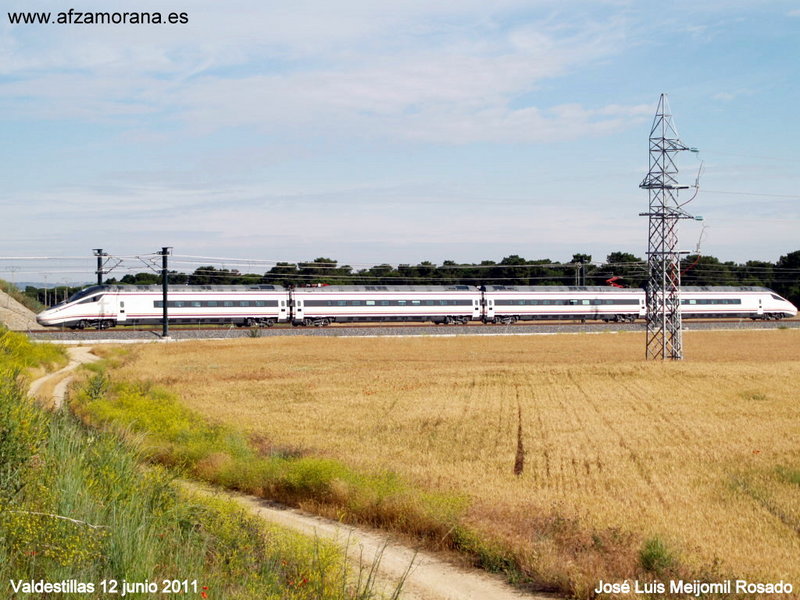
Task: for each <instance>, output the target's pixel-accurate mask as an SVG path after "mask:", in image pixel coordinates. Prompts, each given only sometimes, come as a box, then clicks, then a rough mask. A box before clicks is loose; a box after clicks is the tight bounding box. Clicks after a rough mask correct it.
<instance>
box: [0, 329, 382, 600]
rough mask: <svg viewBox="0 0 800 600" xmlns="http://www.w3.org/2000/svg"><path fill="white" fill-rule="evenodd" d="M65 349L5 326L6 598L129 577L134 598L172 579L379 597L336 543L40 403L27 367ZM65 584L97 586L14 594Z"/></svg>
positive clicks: (240, 589)
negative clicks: (182, 483)
mask: <svg viewBox="0 0 800 600" xmlns="http://www.w3.org/2000/svg"><path fill="white" fill-rule="evenodd" d="M59 356H63V355H62V353H61V352H60V351H59V350H58V349H53V348H52V347H47V346H39V345H31V344H30V343H28V342H27V340H26V339H25V338H24V337H23V336H21V335H19V334H14V333H9V332H0V456H1V457H2V461H0V596H2V597H4V598H17V597H18V598H24V597H54V598H62V597H64V598H71V597H75V598H78V597H80V598H90V599H91V598H101V597H108V589H110V586H114V585H116V586H118V589H117V594H118V595H119V594H121V592H122V591H123V589H124V586H125V584H123V581H126V582H128V586H129V588H128V593H126V596H130V597H133V598H137V597H138V598H152V597H161V596H162V595H163V594H162V592H163V590H164V587H165V585H169V586H172V589H173V591H175V590H178V591H183V592H184V593H185V594H186V595H188V596H189V597H198V598H224V599H226V600H227V599H234V600H238V599H242V600H244V599H256V598H258V599H259V600H261V599H264V598H274V599H279V598H280V599H298V600H305V599H311V598H314V599H317V598H320V599H330V600H339V599H341V600H345V599H366V598H371V597H373V594H372V591H371V590H370V589H369V588H370V584H369V582H368V581H367V582H366V584H365V583H364V582H363V581H362V583H358V582H355V583H354V582H353V581H352V580H351V579H350V577H349V574H348V565H347V564H346V562H345V559H344V558H343V557H342V555H341V553H340V552H339V551H338V549H335V548H334V547H333V546H331V545H329V544H325V543H323V542H320V541H318V540H310V539H308V538H304V537H301V536H298V535H295V534H291V533H288V532H285V531H283V530H279V529H276V528H268V527H266V526H265V525H264V524H263V523H262V522H261V521H260V520H257V519H255V518H254V517H250V516H248V515H246V514H245V513H244V512H243V511H242V509H240V508H237V507H236V506H235V505H233V504H232V503H230V502H227V501H222V500H216V499H209V498H206V497H199V496H195V495H192V494H190V493H187V492H184V491H179V490H178V488H177V486H175V484H174V474H173V472H172V471H171V470H170V469H168V468H167V467H162V466H158V465H151V466H149V467H147V468H142V454H141V451H139V450H136V449H133V448H132V445H131V443H130V440H129V439H123V437H122V436H119V435H116V434H114V433H111V432H98V431H93V430H87V429H86V428H85V427H84V426H83V425H82V424H81V423H80V422H78V421H77V420H76V419H75V418H74V417H72V416H71V415H69V414H67V413H63V412H62V413H59V414H51V413H48V412H45V411H43V410H42V409H40V408H38V407H36V406H35V405H33V404H32V403H31V402H30V401H29V400H28V399H27V397H26V395H25V393H24V388H25V381H24V378H23V377H21V375H20V374H21V369H22V368H23V367H32V366H37V365H39V364H42V363H43V362H47V361H54V362H58V360H57V359H58V357H59ZM128 437H129V436H128ZM64 581H66V582H70V581H75V582H81V583H83V584H91V585H92V586H93V587H94V591H93V592H89V593H71V592H65V591H64V589H68V588H62V590H61V591H56V592H54V593H51V594H47V593H44V594H43V593H41V592H33V593H31V592H30V591H28V592H26V591H25V588H20V589H19V590H18V591H15V587H19V586H21V585H22V583H23V582H28V583H29V582H47V583H59V584H60V582H64ZM103 581H106V582H107V583H106V588H103V587H101V585H102V584H101V582H103ZM165 581H166V582H170V583H165ZM113 582H116V583H113ZM145 585H147V586H149V588H147V587H144V586H145ZM153 586H155V588H153ZM175 586H177V588H175ZM85 589H86V588H84V590H85ZM152 589H156V590H157V592H156V593H152V591H151V590H152ZM130 590H135V591H134V592H131V591H130ZM145 590H147V591H145ZM76 591H77V590H76ZM104 592H106V593H104Z"/></svg>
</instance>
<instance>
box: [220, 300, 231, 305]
mask: <svg viewBox="0 0 800 600" xmlns="http://www.w3.org/2000/svg"><path fill="white" fill-rule="evenodd" d="M222 306H233V302H232V301H231V300H224V301H223V302H222Z"/></svg>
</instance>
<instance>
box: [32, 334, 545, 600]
mask: <svg viewBox="0 0 800 600" xmlns="http://www.w3.org/2000/svg"><path fill="white" fill-rule="evenodd" d="M68 353H69V358H70V362H69V364H68V365H67V366H66V367H64V368H63V369H60V370H59V371H56V372H54V373H49V374H47V375H44V376H43V377H40V378H39V379H37V380H35V381H34V382H32V383H31V385H30V388H29V395H30V396H31V397H34V398H38V399H39V400H40V401H41V402H42V403H43V404H44V405H49V406H52V407H54V408H56V409H61V408H62V407H63V405H64V400H65V398H66V394H67V389H68V386H69V384H70V383H71V381H72V379H73V371H74V370H75V369H76V368H77V367H78V366H79V365H81V364H84V363H89V362H94V361H97V360H100V359H99V357H97V356H96V355H94V354H92V352H91V348H89V347H85V346H78V347H73V348H69V350H68ZM42 395H45V396H48V397H45V398H42V397H41V396H42ZM179 484H180V486H181V487H182V488H183V489H186V490H189V491H191V492H193V493H197V494H204V495H213V496H216V497H224V498H228V499H230V500H231V501H233V502H235V503H237V504H238V505H240V506H241V507H242V508H243V509H244V510H246V511H247V512H249V513H251V514H253V515H255V516H256V517H258V518H260V519H262V520H264V521H265V522H268V523H271V524H274V525H277V526H279V527H283V528H285V529H290V530H293V531H296V532H298V533H300V534H303V535H306V536H309V537H314V538H317V539H324V540H328V541H330V542H332V543H334V544H337V545H338V546H339V547H340V548H341V549H342V551H343V552H344V553H345V554H346V555H347V557H348V562H349V564H351V565H353V566H354V567H356V568H357V569H358V570H360V571H361V574H362V576H365V575H364V574H365V573H366V574H371V575H370V576H372V577H373V578H374V581H375V586H374V589H376V590H377V591H378V592H379V593H385V594H386V595H387V597H388V596H391V595H392V594H393V593H394V592H395V590H397V589H400V594H399V599H400V600H526V599H527V600H558V599H559V598H561V597H560V596H556V595H553V594H545V593H538V594H532V593H526V592H523V591H520V590H517V589H515V588H512V587H511V586H510V585H508V584H507V583H506V582H505V581H504V580H503V579H502V578H501V577H500V576H498V575H492V574H489V573H487V572H485V571H480V570H477V569H467V568H464V567H459V566H456V565H454V564H451V563H450V562H448V561H446V560H444V559H442V558H440V557H439V556H437V555H435V554H433V553H430V552H425V551H421V550H418V549H415V548H412V547H410V546H407V545H405V544H402V543H400V542H398V541H396V540H395V539H393V538H392V537H391V536H390V535H389V534H387V533H386V532H382V531H376V530H367V529H363V528H358V527H353V526H350V525H345V524H343V523H340V522H338V521H333V520H330V519H325V518H322V517H318V516H316V515H313V514H310V513H306V512H304V511H301V510H297V509H294V508H290V507H287V506H284V505H281V504H278V503H275V502H270V501H269V500H264V499H262V498H257V497H255V496H248V495H245V494H239V493H234V492H229V491H227V490H222V489H219V488H212V487H211V486H208V485H206V484H201V483H198V482H195V481H185V480H183V481H179Z"/></svg>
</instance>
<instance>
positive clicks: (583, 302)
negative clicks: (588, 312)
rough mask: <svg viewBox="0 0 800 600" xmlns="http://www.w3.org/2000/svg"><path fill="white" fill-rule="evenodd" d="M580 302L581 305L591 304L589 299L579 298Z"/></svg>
mask: <svg viewBox="0 0 800 600" xmlns="http://www.w3.org/2000/svg"><path fill="white" fill-rule="evenodd" d="M581 304H583V305H587V304H591V301H590V300H581Z"/></svg>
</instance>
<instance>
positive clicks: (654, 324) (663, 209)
mask: <svg viewBox="0 0 800 600" xmlns="http://www.w3.org/2000/svg"><path fill="white" fill-rule="evenodd" d="M683 150H690V151H692V152H697V150H696V149H695V148H688V147H687V146H684V145H683V144H682V143H681V141H680V140H679V139H678V132H677V130H676V129H675V126H674V125H673V123H672V114H671V113H670V108H669V103H668V102H667V95H666V94H661V97H660V98H659V100H658V108H657V109H656V116H655V119H653V127H652V128H651V130H650V171H649V172H648V173H647V176H646V177H645V178H644V181H642V183H641V184H640V185H639V187H640V188H642V189H645V190H647V191H648V194H649V197H650V204H649V210H648V212H646V213H641V214H640V216H646V217H647V218H648V245H647V264H648V280H647V288H646V290H645V297H646V301H645V302H646V305H647V342H646V344H647V347H646V358H647V359H652V360H658V359H661V360H667V359H671V360H680V359H682V358H683V343H682V335H681V333H682V332H681V313H680V302H681V300H680V285H681V268H680V267H681V265H680V254H681V253H680V252H679V251H678V221H679V220H680V219H692V218H694V217H692V216H690V215H689V214H687V213H686V212H685V211H684V210H683V206H684V205H685V204H687V203H684V204H680V203H679V202H678V190H682V189H687V188H688V187H689V186H687V185H683V186H682V185H678V181H677V179H676V176H677V174H678V167H677V166H676V164H675V155H676V154H677V153H678V152H681V151H683Z"/></svg>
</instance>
